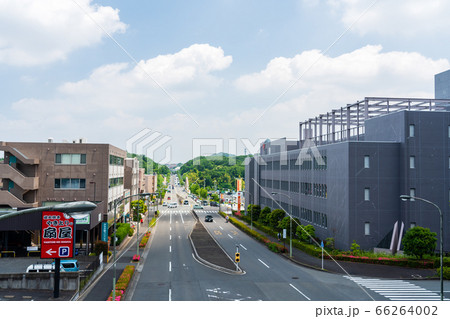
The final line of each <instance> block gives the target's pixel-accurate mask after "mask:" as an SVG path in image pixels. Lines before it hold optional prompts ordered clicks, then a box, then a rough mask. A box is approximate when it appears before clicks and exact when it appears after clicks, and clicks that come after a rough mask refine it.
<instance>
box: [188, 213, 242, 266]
mask: <svg viewBox="0 0 450 319" xmlns="http://www.w3.org/2000/svg"><path fill="white" fill-rule="evenodd" d="M193 214H194V216H195V217H196V219H197V222H196V224H195V225H194V228H193V229H192V232H191V234H190V235H189V238H190V240H191V244H192V248H193V250H194V255H195V257H196V259H197V260H198V261H199V262H201V263H203V264H205V265H206V266H209V267H212V268H214V269H217V270H220V271H223V272H226V273H229V274H243V273H244V272H243V271H242V270H241V269H239V268H238V269H236V268H237V267H236V264H235V263H234V262H233V260H232V259H231V257H230V256H228V255H227V253H225V251H224V250H223V249H222V247H220V245H219V244H218V243H217V242H216V240H215V239H214V238H213V237H212V236H211V234H210V233H209V232H208V230H207V229H206V228H205V226H203V224H202V223H201V222H200V221H199V220H198V217H197V216H196V214H195V212H193Z"/></svg>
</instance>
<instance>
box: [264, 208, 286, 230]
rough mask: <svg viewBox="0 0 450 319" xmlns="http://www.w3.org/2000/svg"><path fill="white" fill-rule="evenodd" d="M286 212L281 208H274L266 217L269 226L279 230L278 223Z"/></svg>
mask: <svg viewBox="0 0 450 319" xmlns="http://www.w3.org/2000/svg"><path fill="white" fill-rule="evenodd" d="M284 215H286V213H285V212H284V210H282V209H274V210H273V211H272V212H271V213H270V215H269V216H268V217H267V218H268V222H269V226H270V227H272V228H273V229H275V230H279V228H278V223H279V222H280V221H281V220H282V219H283V218H284Z"/></svg>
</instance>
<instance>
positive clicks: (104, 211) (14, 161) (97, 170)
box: [0, 139, 137, 251]
mask: <svg viewBox="0 0 450 319" xmlns="http://www.w3.org/2000/svg"><path fill="white" fill-rule="evenodd" d="M0 151H3V154H4V160H3V163H0V180H1V181H2V183H1V184H2V188H1V189H0V210H11V209H17V210H21V209H25V208H30V207H39V206H50V205H54V204H58V203H64V202H71V201H92V202H95V203H96V204H97V206H98V207H97V208H96V209H95V210H94V211H93V212H92V213H91V216H90V219H89V220H83V221H77V234H76V238H77V242H80V241H83V242H84V243H86V242H90V243H93V242H94V241H95V240H99V239H100V235H101V223H102V222H107V223H108V225H109V226H110V225H112V224H113V221H114V204H115V203H116V202H117V201H118V200H120V199H121V198H123V196H124V174H125V173H124V160H125V158H126V156H127V153H126V151H124V150H121V149H119V148H117V147H115V146H113V145H109V144H90V143H85V142H84V141H83V140H79V141H74V142H73V143H53V141H52V140H51V139H49V141H48V143H23V142H0ZM135 173H137V172H135ZM134 178H136V176H135V177H134ZM133 183H134V184H133V187H135V186H136V184H137V182H136V181H135V180H134V182H133ZM122 211H123V209H122V210H120V211H119V213H120V212H122ZM118 216H119V218H121V217H122V215H121V214H118ZM40 229H41V216H40V214H38V213H37V214H27V215H21V216H17V217H14V218H10V219H5V220H2V221H0V250H2V249H3V250H5V249H9V250H11V249H13V250H17V251H19V250H21V249H22V250H23V248H24V246H25V245H27V246H28V245H32V244H33V245H39V239H40Z"/></svg>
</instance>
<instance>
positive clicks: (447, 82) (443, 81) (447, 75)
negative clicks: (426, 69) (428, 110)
mask: <svg viewBox="0 0 450 319" xmlns="http://www.w3.org/2000/svg"><path fill="white" fill-rule="evenodd" d="M434 98H435V99H450V70H447V71H444V72H441V73H438V74H436V75H435V76H434Z"/></svg>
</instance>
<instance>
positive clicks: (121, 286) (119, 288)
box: [107, 265, 136, 301]
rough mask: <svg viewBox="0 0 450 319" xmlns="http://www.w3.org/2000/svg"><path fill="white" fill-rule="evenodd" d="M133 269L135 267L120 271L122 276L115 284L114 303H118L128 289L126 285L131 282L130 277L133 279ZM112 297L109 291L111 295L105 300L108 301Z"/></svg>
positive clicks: (130, 266) (131, 266) (129, 266)
mask: <svg viewBox="0 0 450 319" xmlns="http://www.w3.org/2000/svg"><path fill="white" fill-rule="evenodd" d="M135 269H136V267H135V266H133V265H128V266H126V267H125V269H124V270H123V271H122V274H121V275H120V277H119V279H118V280H117V283H116V301H120V300H121V299H122V296H123V294H124V293H125V291H126V289H127V288H128V285H129V283H130V281H131V277H133V274H134V270H135ZM112 295H113V291H111V294H110V295H109V298H108V299H107V300H108V301H111V300H112Z"/></svg>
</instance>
